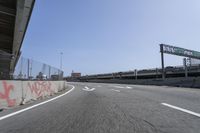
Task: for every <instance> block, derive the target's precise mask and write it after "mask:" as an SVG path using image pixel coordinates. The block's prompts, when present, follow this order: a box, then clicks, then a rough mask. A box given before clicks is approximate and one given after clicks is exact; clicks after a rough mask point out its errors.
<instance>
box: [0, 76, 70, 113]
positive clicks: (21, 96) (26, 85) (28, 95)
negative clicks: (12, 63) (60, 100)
mask: <svg viewBox="0 0 200 133" xmlns="http://www.w3.org/2000/svg"><path fill="white" fill-rule="evenodd" d="M66 86H67V83H66V82H65V81H13V80H0V109H3V108H7V107H14V106H17V105H20V104H22V103H27V102H29V101H31V100H37V99H39V98H44V97H46V96H50V95H53V94H55V93H57V92H59V91H61V90H63V89H64V88H66Z"/></svg>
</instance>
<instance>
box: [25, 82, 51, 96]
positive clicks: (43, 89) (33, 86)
mask: <svg viewBox="0 0 200 133" xmlns="http://www.w3.org/2000/svg"><path fill="white" fill-rule="evenodd" d="M51 86H52V85H51V82H48V81H36V82H28V88H29V89H30V91H31V93H32V94H35V95H36V96H37V97H41V96H44V95H46V94H53V93H54V91H53V90H52V87H51Z"/></svg>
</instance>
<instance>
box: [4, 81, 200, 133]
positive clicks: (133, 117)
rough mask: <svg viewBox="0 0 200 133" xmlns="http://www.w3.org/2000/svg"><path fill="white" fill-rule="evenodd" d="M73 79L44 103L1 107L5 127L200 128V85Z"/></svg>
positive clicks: (76, 130)
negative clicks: (64, 90)
mask: <svg viewBox="0 0 200 133" xmlns="http://www.w3.org/2000/svg"><path fill="white" fill-rule="evenodd" d="M69 84H70V85H73V86H74V87H73V86H69V89H71V88H72V90H71V91H70V92H69V93H67V94H63V95H62V96H61V97H59V98H57V99H53V100H52V101H48V102H46V103H43V104H42V105H40V106H36V107H34V108H30V107H32V106H33V105H37V104H38V103H40V102H42V101H40V102H37V103H32V104H29V105H24V106H21V107H18V108H14V109H9V110H5V111H2V112H0V133H200V114H199V113H200V89H199V90H198V89H188V88H175V87H165V86H163V87H158V86H138V85H121V84H97V83H69ZM27 108H29V109H27ZM21 110H23V112H21V113H19V111H21ZM16 111H18V113H16ZM13 113H14V114H13ZM15 113H16V114H15ZM9 114H11V115H9ZM5 116H6V117H5Z"/></svg>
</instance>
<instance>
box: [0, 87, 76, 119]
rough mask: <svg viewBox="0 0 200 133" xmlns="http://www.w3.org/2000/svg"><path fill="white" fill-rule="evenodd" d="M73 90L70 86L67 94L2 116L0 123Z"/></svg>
mask: <svg viewBox="0 0 200 133" xmlns="http://www.w3.org/2000/svg"><path fill="white" fill-rule="evenodd" d="M70 86H72V85H70ZM74 88H75V87H74V86H72V89H71V90H69V91H67V92H65V93H64V94H61V95H59V96H57V97H54V98H52V99H49V100H47V101H44V102H41V103H38V104H35V105H33V106H30V107H27V108H25V109H22V110H19V111H16V112H13V113H10V114H8V115H5V116H2V117H0V121H1V120H4V119H6V118H9V117H12V116H14V115H17V114H20V113H22V112H25V111H28V110H30V109H33V108H36V107H38V106H41V105H43V104H46V103H48V102H51V101H54V100H56V99H58V98H60V97H63V96H65V95H67V94H68V93H70V92H72V91H73V90H74Z"/></svg>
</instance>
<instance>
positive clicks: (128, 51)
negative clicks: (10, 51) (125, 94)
mask: <svg viewBox="0 0 200 133" xmlns="http://www.w3.org/2000/svg"><path fill="white" fill-rule="evenodd" d="M160 43H166V44H171V45H175V46H179V47H184V48H188V49H192V50H197V51H200V1H199V0H36V4H35V7H34V10H33V14H32V18H31V21H30V24H29V27H28V30H27V34H26V38H25V40H24V43H23V47H22V55H23V56H25V57H28V58H33V59H34V60H38V61H41V62H45V63H47V64H50V65H52V66H55V67H58V68H59V67H60V59H59V58H60V52H63V53H64V55H63V70H64V71H65V75H69V73H70V72H71V71H72V70H74V71H79V72H82V73H83V74H94V73H107V72H115V71H126V70H133V69H141V68H154V67H160V62H161V61H160V53H159V44H160ZM165 57H166V58H165V59H166V65H182V57H176V56H171V55H166V56H165Z"/></svg>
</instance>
